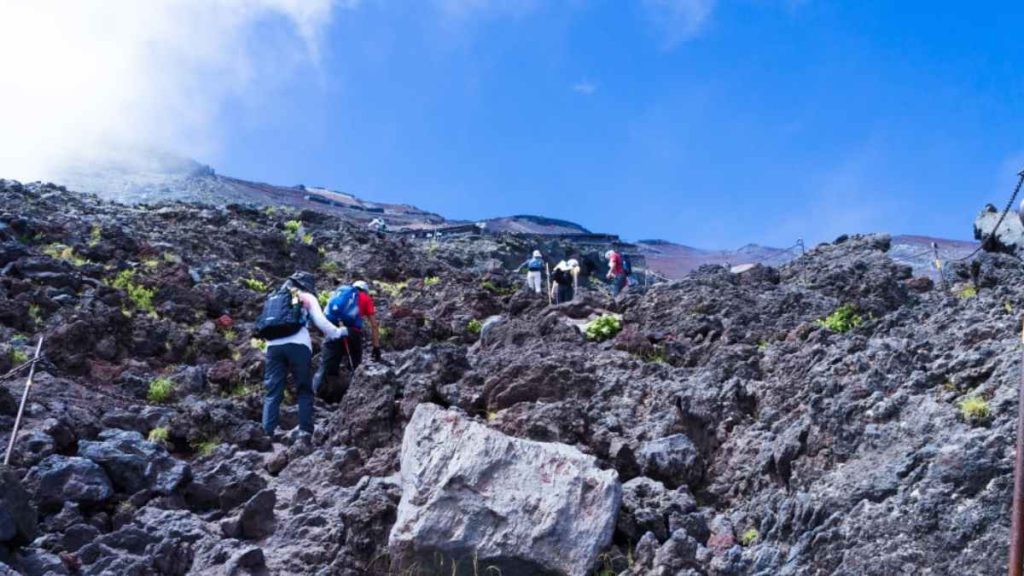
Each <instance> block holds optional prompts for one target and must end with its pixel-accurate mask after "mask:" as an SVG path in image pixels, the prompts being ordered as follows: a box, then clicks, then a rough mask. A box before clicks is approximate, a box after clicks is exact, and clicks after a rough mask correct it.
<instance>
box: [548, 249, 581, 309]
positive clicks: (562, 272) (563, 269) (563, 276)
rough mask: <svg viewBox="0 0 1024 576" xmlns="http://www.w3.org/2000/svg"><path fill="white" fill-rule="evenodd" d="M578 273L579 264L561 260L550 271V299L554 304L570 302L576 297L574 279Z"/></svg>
mask: <svg viewBox="0 0 1024 576" xmlns="http://www.w3.org/2000/svg"><path fill="white" fill-rule="evenodd" d="M579 273H580V264H579V262H577V261H576V260H572V259H570V260H569V261H565V260H562V261H561V262H559V263H558V265H557V266H555V269H554V270H552V271H551V294H550V296H551V298H552V299H553V300H554V301H555V304H562V303H565V302H571V301H572V299H573V298H574V297H575V296H576V279H577V277H578V276H579Z"/></svg>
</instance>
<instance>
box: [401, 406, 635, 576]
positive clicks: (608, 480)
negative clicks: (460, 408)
mask: <svg viewBox="0 0 1024 576" xmlns="http://www.w3.org/2000/svg"><path fill="white" fill-rule="evenodd" d="M621 500H622V488H621V486H620V485H619V480H618V474H617V473H616V472H615V471H614V470H601V469H599V468H598V467H597V464H596V462H595V460H594V458H593V457H591V456H587V455H584V454H583V453H581V452H580V451H579V450H577V449H575V448H573V447H571V446H567V445H564V444H556V443H544V442H534V441H530V440H520V439H518V438H513V437H511V436H506V435H504V434H502V433H500V432H497V431H495V430H491V429H490V428H488V427H487V426H484V425H483V424H479V423H476V422H473V421H472V420H470V419H468V418H466V417H465V416H463V415H462V414H460V413H458V412H455V411H450V410H444V409H443V408H440V407H438V406H436V405H434V404H421V405H419V406H418V407H417V408H416V412H415V413H414V414H413V417H412V420H411V421H410V422H409V424H408V426H406V428H405V437H404V438H403V440H402V500H401V503H400V504H399V506H398V518H397V520H396V521H395V525H394V527H393V528H392V530H391V537H390V540H389V547H390V549H391V554H392V558H393V559H394V561H395V562H396V563H397V564H398V566H400V567H402V568H412V567H415V568H416V569H418V570H421V571H426V572H428V573H429V572H438V573H442V572H443V573H446V574H451V573H452V564H453V563H455V565H456V570H457V571H458V572H457V573H460V574H462V573H470V574H472V573H473V572H472V570H473V569H474V564H475V569H476V570H477V571H478V573H480V574H487V573H491V574H497V573H498V572H496V571H495V569H498V570H500V573H501V574H502V576H518V575H523V576H526V575H530V576H535V575H543V574H555V575H566V576H584V575H586V574H589V573H590V571H591V569H592V568H593V566H594V564H595V562H596V560H597V558H598V555H599V554H600V553H601V551H602V550H603V549H604V548H605V547H606V546H608V544H609V542H610V540H611V537H612V532H613V531H614V528H615V519H616V515H617V514H618V510H619V505H620V503H621ZM465 570H469V572H465Z"/></svg>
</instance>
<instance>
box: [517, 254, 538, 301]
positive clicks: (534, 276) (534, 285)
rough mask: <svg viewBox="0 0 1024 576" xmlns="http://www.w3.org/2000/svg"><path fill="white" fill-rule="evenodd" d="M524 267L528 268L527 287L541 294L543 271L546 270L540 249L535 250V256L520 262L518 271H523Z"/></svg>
mask: <svg viewBox="0 0 1024 576" xmlns="http://www.w3.org/2000/svg"><path fill="white" fill-rule="evenodd" d="M523 268H526V287H527V288H529V289H531V290H533V291H534V292H535V293H537V294H540V293H541V284H542V280H543V278H542V274H541V273H542V272H543V271H544V257H543V256H542V255H541V253H540V250H534V251H533V257H532V258H530V259H529V260H527V261H526V262H523V263H522V264H520V265H519V268H516V272H521V271H522V270H523Z"/></svg>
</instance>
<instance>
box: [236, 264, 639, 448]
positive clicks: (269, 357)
mask: <svg viewBox="0 0 1024 576" xmlns="http://www.w3.org/2000/svg"><path fill="white" fill-rule="evenodd" d="M604 257H605V259H607V260H608V274H607V279H608V280H609V281H610V283H611V290H612V294H613V295H616V296H617V295H618V294H619V293H621V292H622V290H624V289H625V288H626V286H627V285H628V282H629V276H630V274H631V272H632V270H631V267H630V265H629V260H628V259H627V258H625V257H624V256H623V255H622V254H619V253H618V252H616V251H614V250H609V251H607V252H606V253H605V255H604ZM524 268H525V269H526V271H527V272H526V285H527V287H528V288H529V289H530V290H532V291H534V292H535V293H537V294H540V293H541V292H542V291H543V280H544V278H543V274H544V272H545V270H547V264H546V263H545V262H544V256H543V254H541V252H540V250H534V252H533V255H532V257H531V258H530V259H529V260H527V261H526V262H524V263H523V264H522V265H521V266H520V267H519V268H518V270H522V269H524ZM579 275H580V264H579V262H578V261H577V260H576V259H569V260H562V261H560V262H559V263H558V264H557V265H555V267H554V269H553V270H550V271H549V272H548V280H549V285H550V286H549V292H548V297H549V299H550V300H551V301H552V302H555V303H558V304H561V303H563V302H569V301H571V300H572V299H573V297H574V296H575V293H576V289H577V287H578V284H579ZM311 323H312V324H313V325H314V326H316V327H317V329H318V330H320V332H321V333H323V335H324V342H323V345H322V346H321V351H320V366H319V367H318V368H317V371H316V374H315V375H314V373H313V366H312V364H313V343H312V339H311V337H310V333H309V328H308V326H309V324H311ZM367 326H368V327H369V329H370V336H371V343H372V353H371V355H372V357H373V359H374V361H376V362H381V361H382V358H381V350H380V324H379V322H378V320H377V310H376V305H375V304H374V301H373V297H372V296H371V295H370V286H369V285H368V284H367V283H366V282H365V281H363V280H358V281H356V282H353V283H352V284H350V285H343V286H341V287H339V288H338V289H337V290H335V292H334V293H333V294H332V295H331V297H330V299H329V300H328V301H327V306H326V309H323V308H321V307H320V301H319V300H318V298H317V291H316V278H315V277H314V276H313V275H312V274H310V273H309V272H296V273H295V274H292V275H291V276H290V277H288V280H286V281H285V282H284V284H283V285H282V286H281V287H280V288H279V289H277V290H276V291H274V292H273V293H272V294H270V296H269V297H268V298H267V301H266V303H265V304H264V306H263V312H262V313H261V314H260V316H259V318H258V319H257V321H256V330H255V334H256V336H257V337H258V338H262V339H264V340H266V342H267V348H266V358H265V363H264V371H263V384H264V387H265V394H264V398H263V430H264V432H266V434H267V435H268V436H270V437H271V438H275V436H274V434H275V432H276V430H277V425H278V420H279V417H280V411H281V402H282V401H283V400H284V390H285V386H286V383H287V379H288V375H289V374H291V376H292V379H293V380H294V382H295V391H296V398H297V400H298V407H299V430H300V431H301V432H303V433H307V434H312V433H313V403H314V398H315V396H316V395H317V393H318V392H319V391H320V390H321V388H323V386H324V384H325V382H326V381H327V380H328V379H329V378H332V377H336V376H338V375H339V374H340V371H341V366H342V364H343V363H344V364H346V365H347V366H348V368H349V369H350V370H353V371H354V370H355V369H356V368H357V367H358V366H359V365H360V364H361V363H362V359H363V339H364V337H365V330H366V328H367Z"/></svg>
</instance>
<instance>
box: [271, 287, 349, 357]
mask: <svg viewBox="0 0 1024 576" xmlns="http://www.w3.org/2000/svg"><path fill="white" fill-rule="evenodd" d="M298 298H299V301H300V302H302V307H303V308H305V309H306V313H307V314H309V318H310V319H311V320H313V324H315V325H316V327H317V328H318V329H320V332H323V335H324V336H326V337H327V339H328V340H334V339H335V338H341V337H343V336H348V330H347V329H345V327H344V326H342V327H341V328H339V327H337V326H335V325H334V324H331V321H330V320H328V319H327V317H326V316H324V311H323V309H322V308H320V302H318V301H317V299H316V296H314V295H312V294H310V293H309V292H302V291H299V293H298ZM282 344H302V345H303V346H305V347H306V348H309V349H310V350H312V349H313V341H312V340H310V337H309V329H308V328H306V327H305V326H303V327H302V329H301V330H299V331H298V332H296V333H295V334H292V335H291V336H285V337H284V338H275V339H274V340H268V341H267V346H268V347H269V346H280V345H282Z"/></svg>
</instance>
